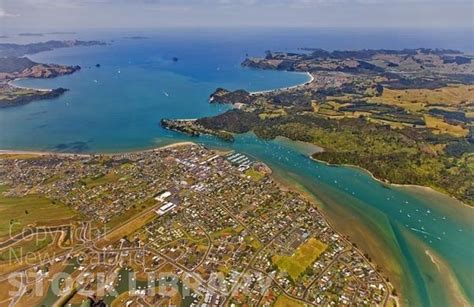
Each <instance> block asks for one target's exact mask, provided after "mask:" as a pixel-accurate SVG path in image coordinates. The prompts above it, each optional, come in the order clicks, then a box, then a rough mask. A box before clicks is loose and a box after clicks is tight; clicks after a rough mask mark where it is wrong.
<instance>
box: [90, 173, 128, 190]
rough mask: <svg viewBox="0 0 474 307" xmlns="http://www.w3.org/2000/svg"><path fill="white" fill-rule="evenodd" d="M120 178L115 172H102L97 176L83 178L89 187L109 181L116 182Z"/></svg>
mask: <svg viewBox="0 0 474 307" xmlns="http://www.w3.org/2000/svg"><path fill="white" fill-rule="evenodd" d="M119 179H120V176H119V175H117V174H115V173H109V174H101V175H99V176H96V177H91V178H85V179H82V182H83V183H84V184H85V185H86V186H87V187H88V188H93V187H95V186H100V185H104V184H108V183H113V182H116V181H118V180H119Z"/></svg>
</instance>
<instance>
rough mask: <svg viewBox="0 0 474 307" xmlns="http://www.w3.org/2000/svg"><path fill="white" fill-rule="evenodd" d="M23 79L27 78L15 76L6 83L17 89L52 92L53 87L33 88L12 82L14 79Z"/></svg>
mask: <svg viewBox="0 0 474 307" xmlns="http://www.w3.org/2000/svg"><path fill="white" fill-rule="evenodd" d="M24 79H27V78H15V79H13V80H10V81H8V82H7V85H9V86H11V87H14V88H17V89H22V90H32V91H39V92H52V91H53V89H51V88H34V87H27V86H20V85H16V84H14V83H13V82H15V81H20V80H24Z"/></svg>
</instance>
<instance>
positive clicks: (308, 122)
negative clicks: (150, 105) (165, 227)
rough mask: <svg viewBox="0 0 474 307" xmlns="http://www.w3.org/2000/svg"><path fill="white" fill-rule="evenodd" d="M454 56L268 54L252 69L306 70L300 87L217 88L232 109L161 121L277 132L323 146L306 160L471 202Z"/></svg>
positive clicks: (463, 64)
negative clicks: (361, 171) (349, 167)
mask: <svg viewBox="0 0 474 307" xmlns="http://www.w3.org/2000/svg"><path fill="white" fill-rule="evenodd" d="M472 59H473V58H472V56H471V55H467V54H463V53H462V52H460V51H457V50H445V49H426V48H420V49H403V50H384V49H381V50H359V51H332V52H329V51H325V50H321V49H315V48H305V49H304V50H303V51H302V53H285V52H271V51H267V52H266V55H265V57H263V58H247V59H245V60H244V61H243V62H242V66H244V67H248V68H252V69H272V70H287V71H299V72H305V73H309V74H310V75H311V80H310V81H309V82H307V83H305V84H302V85H300V86H296V87H291V88H285V89H276V90H273V91H264V92H255V93H251V92H247V91H245V90H236V91H229V90H226V89H223V88H219V89H217V90H216V91H215V92H214V93H213V94H212V95H211V96H210V103H224V104H232V105H233V106H234V108H233V109H231V110H229V111H227V112H225V113H223V114H220V115H217V116H213V117H206V118H200V119H197V120H173V119H162V120H161V125H162V126H163V127H165V128H167V129H171V130H176V131H180V132H183V133H186V134H189V135H192V136H198V135H200V134H210V135H215V136H217V137H219V138H221V139H223V140H225V141H230V142H232V141H233V139H234V137H233V135H234V134H235V133H246V132H249V131H252V132H254V133H255V134H256V135H257V136H258V137H260V138H264V139H273V138H275V137H277V136H283V137H287V138H290V139H292V140H295V141H304V142H309V143H312V144H315V145H317V146H320V147H322V148H324V151H322V152H317V153H314V154H313V155H312V158H314V159H317V160H319V161H324V162H327V163H330V164H339V165H341V164H345V165H354V166H359V167H361V168H363V169H366V170H368V171H369V172H371V173H372V174H373V176H375V177H376V178H378V179H381V180H383V181H387V182H390V183H398V184H410V185H420V186H428V187H431V188H434V189H435V190H438V191H441V192H443V193H446V194H448V195H451V196H453V197H455V198H457V199H459V200H461V201H462V202H464V203H466V204H468V205H474V187H473V185H472V178H473V177H474V156H473V149H474V146H473V140H474V139H473V125H472V124H473V114H474V64H473V63H472Z"/></svg>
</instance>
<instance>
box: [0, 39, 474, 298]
mask: <svg viewBox="0 0 474 307" xmlns="http://www.w3.org/2000/svg"><path fill="white" fill-rule="evenodd" d="M332 35H334V34H332ZM384 36H386V34H384ZM99 38H100V37H99ZM105 38H107V39H110V37H107V36H105ZM342 38H343V36H342V37H341V40H340V41H344V40H343V39H342ZM345 38H346V39H347V38H349V36H347V35H346V36H345ZM186 39H187V41H186V43H183V42H179V40H178V39H171V40H169V39H168V40H166V39H161V38H160V39H159V40H158V39H150V40H147V41H140V42H136V41H130V40H128V41H120V38H118V39H116V41H115V42H114V44H111V45H110V46H106V47H92V48H90V49H81V50H80V51H77V50H74V49H70V50H60V51H53V52H48V53H42V54H38V55H36V56H35V57H34V59H35V60H37V61H39V62H47V63H49V62H51V63H62V64H71V65H73V64H79V65H81V66H83V67H84V69H83V70H82V71H80V72H78V73H77V74H73V75H70V76H66V77H61V78H58V79H53V80H22V81H19V83H20V84H21V85H24V86H32V87H41V88H43V87H44V88H55V87H59V86H61V87H65V88H70V89H71V90H70V91H69V92H68V93H66V94H65V95H64V96H63V97H61V98H59V99H56V100H48V101H42V102H33V103H30V104H29V105H26V106H22V107H19V108H15V109H9V110H0V131H2V133H0V148H2V149H19V150H20V149H24V150H30V149H31V150H39V151H64V152H70V151H74V150H77V151H78V152H107V153H112V152H121V151H131V150H139V149H145V148H152V147H155V146H161V145H166V144H169V143H174V142H181V141H188V140H191V141H195V142H199V143H203V144H205V145H207V146H209V147H213V148H226V149H233V150H237V151H241V152H244V153H246V154H248V155H250V156H252V157H254V158H255V159H258V160H261V161H263V162H265V163H267V164H268V165H269V166H270V167H271V168H272V169H273V170H274V173H275V176H277V177H278V178H279V179H281V180H282V181H283V182H285V183H286V184H287V185H290V186H297V187H299V188H300V189H301V190H302V191H303V192H306V193H307V194H308V195H311V196H312V197H314V198H315V199H316V198H317V199H318V204H319V205H320V206H321V209H322V210H323V211H324V213H325V214H326V216H327V217H328V218H329V219H330V221H331V222H332V224H333V225H334V226H335V227H336V228H337V229H338V230H340V231H341V232H342V233H344V234H346V235H348V236H349V237H350V238H351V240H352V241H354V242H356V244H357V245H358V246H359V247H361V249H362V250H364V251H366V252H367V253H368V254H369V256H370V257H371V258H372V259H373V260H374V261H375V262H376V263H378V264H379V265H380V266H383V271H386V272H387V275H390V279H391V281H392V282H393V283H394V284H395V285H397V286H398V285H399V287H400V291H401V292H402V294H403V301H404V302H407V303H409V304H410V305H424V306H429V305H436V304H435V299H436V298H438V297H439V296H442V297H448V295H447V294H446V291H449V290H448V289H442V288H441V287H440V286H439V285H437V284H433V285H431V284H432V283H431V282H430V280H431V278H433V276H434V277H435V278H444V276H443V274H442V273H437V269H436V265H435V264H434V263H433V262H432V261H426V260H427V259H428V258H426V253H425V251H426V250H428V251H429V253H430V254H432V255H436V257H437V258H439V259H441V261H442V262H443V263H446V266H447V267H449V268H450V270H451V271H452V272H453V276H454V279H455V280H456V281H457V282H459V283H460V285H461V286H460V288H461V290H462V291H463V292H466V296H467V297H468V298H469V301H471V302H472V301H474V299H473V298H474V290H473V287H472V278H471V277H472V276H474V269H473V266H472V259H474V253H473V249H472V242H473V239H474V230H473V226H472V222H471V221H472V220H473V218H474V216H473V214H472V209H471V208H467V207H466V206H463V205H460V204H459V202H456V201H455V200H452V199H449V197H446V196H442V195H440V194H439V193H435V192H430V191H424V190H416V189H411V188H408V187H396V186H392V185H382V184H380V183H379V182H377V181H375V180H373V179H372V178H370V176H369V175H368V174H366V173H365V172H362V171H359V170H356V169H353V168H346V167H338V166H325V165H323V164H321V163H318V162H315V161H311V160H310V159H309V158H308V155H310V154H311V153H313V151H314V150H317V149H316V148H314V147H310V146H307V144H299V143H293V142H292V141H288V140H285V139H281V138H278V139H277V140H274V141H263V140H260V139H258V138H256V137H255V136H253V135H242V136H237V138H236V142H235V144H227V143H222V142H219V141H218V140H215V139H213V138H209V137H200V138H188V137H186V136H184V135H181V134H178V133H174V132H170V131H165V130H162V129H161V128H160V127H159V120H160V119H161V118H164V117H167V118H196V117H202V116H209V115H214V114H217V113H221V112H223V111H225V110H226V107H223V106H218V105H209V104H208V96H209V94H210V93H212V92H213V91H214V90H215V88H217V87H226V88H230V89H238V88H246V89H249V90H265V89H268V88H275V87H286V86H292V85H294V84H299V83H301V82H304V81H305V80H306V78H307V77H306V76H305V75H302V76H301V75H298V74H292V73H285V72H262V71H252V70H248V69H247V70H245V69H240V68H239V66H238V65H239V61H240V59H241V58H242V57H243V56H244V55H245V53H247V52H250V53H251V54H252V53H253V54H261V53H262V52H263V51H264V50H266V49H268V48H271V47H275V48H278V47H281V46H279V45H278V44H277V45H274V46H271V42H268V41H264V40H262V42H260V43H258V44H259V45H258V46H257V47H255V44H257V43H256V42H255V40H248V41H245V44H242V46H243V47H240V45H239V44H241V43H242V41H243V40H240V41H237V42H236V43H229V42H228V41H227V42H226V41H224V43H221V42H222V37H219V38H212V39H209V40H206V41H197V40H196V39H194V40H193V38H192V37H186ZM219 39H221V42H220V41H219ZM346 41H347V40H346ZM190 42H192V43H195V44H194V47H193V49H192V50H185V48H189V45H190ZM142 44H144V45H142ZM416 44H419V41H418V40H417V41H416ZM157 46H159V47H157ZM291 46H295V44H294V42H293V43H291ZM334 47H335V48H337V47H339V46H334ZM396 47H398V45H397V46H396ZM279 49H281V48H279ZM249 50H250V51H249ZM172 56H177V57H178V58H180V61H179V62H178V63H172V61H171V60H170V59H171V57H172ZM129 62H131V63H129ZM96 63H101V68H100V69H99V68H94V65H95V64H96ZM218 68H219V70H218ZM118 70H120V71H121V73H120V74H118ZM94 80H98V82H97V83H96V82H94ZM163 91H165V92H166V93H167V94H168V95H165V94H164V92H163ZM18 123H21V125H18ZM458 208H459V209H458ZM400 210H401V211H400ZM428 210H429V211H430V213H428V212H427V211H428ZM408 215H410V216H408ZM433 219H436V220H433ZM418 220H421V222H418ZM421 227H424V228H425V230H423V229H422V228H421ZM412 228H413V229H416V230H417V231H414V230H412ZM397 230H398V232H397ZM402 230H404V231H402ZM419 230H421V231H424V232H426V233H427V234H425V233H422V232H418V231H419ZM460 230H461V231H460ZM443 233H444V234H443ZM408 234H411V236H409V235H408ZM438 238H441V240H438ZM430 241H431V242H430ZM420 242H421V243H423V244H417V243H420ZM418 245H419V246H418ZM421 246H423V248H422V247H421ZM431 251H433V252H431ZM423 255H425V256H423ZM428 260H429V259H428ZM425 262H426V263H425ZM425 266H426V267H427V268H429V269H424V268H425ZM417 267H420V268H422V269H418V268H417ZM392 276H393V277H392ZM427 276H431V277H427ZM445 294H446V295H445ZM446 301H448V300H446Z"/></svg>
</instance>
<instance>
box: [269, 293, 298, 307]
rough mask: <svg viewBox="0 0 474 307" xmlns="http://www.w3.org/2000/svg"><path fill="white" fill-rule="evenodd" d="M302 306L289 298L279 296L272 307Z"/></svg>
mask: <svg viewBox="0 0 474 307" xmlns="http://www.w3.org/2000/svg"><path fill="white" fill-rule="evenodd" d="M302 306H304V304H302V303H300V302H298V301H295V300H293V299H291V298H289V297H288V296H286V295H280V296H279V297H277V300H276V301H275V305H274V307H302Z"/></svg>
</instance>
